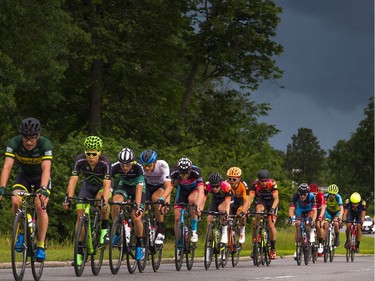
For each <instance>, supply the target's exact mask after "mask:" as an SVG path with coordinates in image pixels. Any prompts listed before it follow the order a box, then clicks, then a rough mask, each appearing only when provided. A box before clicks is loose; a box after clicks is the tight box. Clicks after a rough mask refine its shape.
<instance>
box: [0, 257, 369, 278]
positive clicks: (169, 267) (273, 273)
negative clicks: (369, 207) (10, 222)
mask: <svg viewBox="0 0 375 281" xmlns="http://www.w3.org/2000/svg"><path fill="white" fill-rule="evenodd" d="M93 279H96V280H100V281H110V280H111V281H113V280H127V281H149V280H150V279H152V280H153V281H175V280H179V281H185V280H189V281H191V280H194V281H201V280H202V281H203V280H204V281H207V280H225V281H244V280H274V279H282V280H292V281H294V280H296V281H297V280H298V281H300V280H303V281H316V280H330V281H331V280H340V281H349V280H350V281H353V280H361V281H374V256H372V255H371V256H362V255H358V256H356V258H355V260H354V262H350V261H349V262H346V258H345V256H335V259H334V260H333V262H332V263H330V262H329V261H328V262H327V263H324V261H323V259H322V258H319V259H318V260H317V262H316V263H315V264H313V263H312V262H310V264H309V265H307V266H306V265H304V264H301V265H300V266H297V263H296V261H294V259H293V257H286V258H283V259H280V258H278V259H276V260H274V261H272V263H271V265H270V266H269V267H267V266H260V267H255V266H254V265H253V264H252V262H251V261H250V260H249V259H241V261H240V262H239V264H238V265H237V267H235V268H232V266H231V264H229V263H228V265H227V267H226V268H221V269H219V270H217V269H216V268H215V266H214V265H213V267H212V266H211V268H209V270H205V268H204V266H203V261H202V258H197V259H196V260H195V263H194V267H193V268H192V270H191V271H188V270H187V269H186V266H183V267H182V269H181V271H179V272H178V271H176V269H175V266H174V263H170V262H165V263H163V264H162V265H161V267H160V269H159V271H158V272H156V273H155V272H154V271H153V270H152V267H151V265H147V267H146V269H145V271H144V272H143V273H140V272H138V271H136V272H135V273H134V274H129V273H128V271H127V268H126V263H123V265H122V267H121V269H120V271H119V273H118V274H117V275H112V273H111V271H110V269H109V266H108V265H104V266H103V267H102V270H101V272H100V273H99V275H98V276H93V275H92V273H91V268H90V264H87V266H86V268H85V272H84V273H83V275H82V276H81V277H76V276H75V274H74V269H73V267H71V266H69V265H68V263H55V264H54V263H53V262H49V263H48V266H47V267H46V268H45V269H44V272H43V276H42V279H41V280H51V281H60V280H62V281H70V280H80V281H84V280H90V281H92V280H93ZM0 280H2V281H8V280H9V281H11V280H14V278H13V274H12V269H11V268H3V269H0ZM23 280H25V281H26V280H33V277H32V274H31V269H30V268H27V269H26V273H25V276H24V279H23Z"/></svg>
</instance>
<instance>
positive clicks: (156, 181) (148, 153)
mask: <svg viewBox="0 0 375 281" xmlns="http://www.w3.org/2000/svg"><path fill="white" fill-rule="evenodd" d="M139 162H140V163H141V164H142V165H143V169H144V177H145V179H146V197H145V199H146V201H150V200H151V201H152V202H157V201H160V202H161V203H165V202H169V197H168V198H164V197H162V195H163V193H164V190H165V189H170V186H171V178H170V170H169V165H168V163H167V162H166V161H164V160H160V159H159V160H158V155H157V153H156V151H154V150H145V151H142V153H141V154H140V156H139ZM155 218H156V221H157V236H156V240H155V244H156V245H162V244H163V243H164V238H165V235H164V223H163V221H164V214H163V213H162V212H161V210H160V209H159V208H158V206H157V205H155Z"/></svg>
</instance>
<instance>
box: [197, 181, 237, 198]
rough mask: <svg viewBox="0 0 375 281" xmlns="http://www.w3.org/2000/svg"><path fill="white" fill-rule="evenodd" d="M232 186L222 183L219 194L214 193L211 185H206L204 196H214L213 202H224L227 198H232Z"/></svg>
mask: <svg viewBox="0 0 375 281" xmlns="http://www.w3.org/2000/svg"><path fill="white" fill-rule="evenodd" d="M231 189H232V188H231V186H230V184H229V183H227V182H226V181H222V182H221V183H220V190H219V192H214V191H213V189H212V186H211V184H210V183H206V185H205V187H204V195H205V196H208V193H211V194H212V201H215V202H223V201H224V199H225V197H232V193H231Z"/></svg>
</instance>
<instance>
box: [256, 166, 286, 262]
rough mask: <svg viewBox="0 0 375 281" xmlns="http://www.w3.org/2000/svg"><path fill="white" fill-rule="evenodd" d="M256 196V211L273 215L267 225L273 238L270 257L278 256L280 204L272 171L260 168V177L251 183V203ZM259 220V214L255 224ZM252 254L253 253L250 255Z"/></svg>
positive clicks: (271, 238)
mask: <svg viewBox="0 0 375 281" xmlns="http://www.w3.org/2000/svg"><path fill="white" fill-rule="evenodd" d="M254 198H255V204H256V207H255V211H256V212H257V213H258V212H268V213H270V214H271V215H270V216H269V217H268V222H267V227H268V229H269V233H270V240H271V251H270V258H271V259H275V258H276V250H275V249H276V248H275V247H276V235H277V231H276V227H275V223H276V216H277V209H278V205H279V191H278V189H277V184H276V182H275V181H274V180H273V179H271V178H270V173H269V172H268V170H265V169H264V170H260V171H259V172H258V178H257V179H256V180H255V181H254V182H253V183H252V184H251V187H250V196H249V201H250V203H251V202H252V201H253V200H254ZM258 222H259V215H257V216H255V220H254V224H253V225H254V226H255V225H256V224H257V223H258ZM253 239H256V237H255V227H254V231H253ZM250 256H252V255H250Z"/></svg>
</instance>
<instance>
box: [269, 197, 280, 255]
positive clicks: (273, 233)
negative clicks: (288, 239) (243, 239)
mask: <svg viewBox="0 0 375 281" xmlns="http://www.w3.org/2000/svg"><path fill="white" fill-rule="evenodd" d="M268 207H269V208H268ZM271 207H272V204H271V206H269V205H268V204H267V212H268V211H269V210H270V208H271ZM277 211H278V208H277V207H276V208H275V211H274V215H273V216H268V218H267V227H268V232H269V237H270V246H271V251H270V258H271V259H275V258H276V238H277V230H276V226H275V224H276V218H277Z"/></svg>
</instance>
